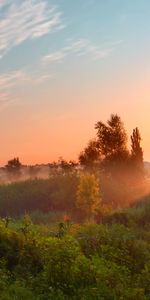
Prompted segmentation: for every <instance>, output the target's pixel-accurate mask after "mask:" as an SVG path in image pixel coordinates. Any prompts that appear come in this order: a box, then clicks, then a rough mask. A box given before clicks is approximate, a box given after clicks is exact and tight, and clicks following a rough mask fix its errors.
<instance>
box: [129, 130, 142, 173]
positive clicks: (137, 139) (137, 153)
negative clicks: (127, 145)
mask: <svg viewBox="0 0 150 300" xmlns="http://www.w3.org/2000/svg"><path fill="white" fill-rule="evenodd" d="M131 160H132V162H133V163H134V165H135V167H136V168H137V169H138V170H139V171H142V172H143V169H144V162H143V150H142V147H141V135H140V132H139V129H138V128H137V127H136V128H135V129H133V133H132V135H131Z"/></svg>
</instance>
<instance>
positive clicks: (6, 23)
mask: <svg viewBox="0 0 150 300" xmlns="http://www.w3.org/2000/svg"><path fill="white" fill-rule="evenodd" d="M7 3H9V2H8V1H6V0H1V2H0V9H1V8H2V7H3V6H4V5H5V4H7ZM63 26H64V25H63V22H62V12H61V11H60V10H59V9H58V8H57V7H56V6H54V5H49V4H48V1H46V0H25V1H24V0H14V1H10V3H9V5H7V6H6V9H5V10H4V12H3V14H1V20H0V56H1V57H2V56H3V55H4V54H5V53H6V52H7V51H8V50H10V49H11V48H12V47H14V46H17V45H19V44H21V43H22V42H24V41H26V40H28V39H37V38H39V37H41V36H43V35H45V34H48V33H50V32H51V31H54V30H59V29H62V28H63Z"/></svg>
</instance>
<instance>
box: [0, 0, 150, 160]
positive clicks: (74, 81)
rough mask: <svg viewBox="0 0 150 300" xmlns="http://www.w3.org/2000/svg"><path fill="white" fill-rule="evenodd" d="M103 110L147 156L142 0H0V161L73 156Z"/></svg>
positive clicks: (147, 30) (149, 36) (147, 34)
mask: <svg viewBox="0 0 150 300" xmlns="http://www.w3.org/2000/svg"><path fill="white" fill-rule="evenodd" d="M111 113H118V114H119V115H120V116H121V118H122V120H123V121H124V123H125V127H126V129H127V132H128V135H129V136H130V134H131V132H132V129H133V128H134V127H136V126H138V127H139V129H140V132H141V135H142V139H143V141H142V146H143V149H144V158H145V160H150V1H148V0H52V1H51V0H0V165H4V164H6V162H7V160H8V159H11V158H13V157H15V156H19V158H20V160H21V162H23V163H28V164H34V163H46V162H50V161H53V160H57V159H58V157H59V156H63V157H64V158H65V159H67V160H69V159H77V156H78V154H79V152H80V151H81V150H82V149H83V147H84V146H86V144H87V142H88V140H89V139H90V138H92V137H94V136H95V130H94V124H95V123H96V122H97V121H98V120H103V121H106V120H107V118H109V116H110V114H111Z"/></svg>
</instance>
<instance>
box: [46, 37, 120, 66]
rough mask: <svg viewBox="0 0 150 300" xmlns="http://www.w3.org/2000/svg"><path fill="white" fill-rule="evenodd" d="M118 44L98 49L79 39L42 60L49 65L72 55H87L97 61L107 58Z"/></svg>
mask: <svg viewBox="0 0 150 300" xmlns="http://www.w3.org/2000/svg"><path fill="white" fill-rule="evenodd" d="M120 43H121V41H119V42H114V44H113V45H112V44H111V45H110V46H107V47H104V46H103V47H100V46H96V45H94V44H93V43H92V42H91V41H89V40H87V39H79V40H77V41H71V40H70V41H69V42H68V43H67V45H65V47H63V48H62V49H60V50H58V51H55V52H51V53H49V54H47V55H45V56H44V57H43V58H42V62H43V63H48V62H49V63H51V62H60V61H63V60H64V59H65V57H67V56H68V55H70V54H74V55H76V56H85V55H88V56H89V57H90V59H92V60H99V59H103V58H105V57H108V56H109V55H110V54H111V52H112V51H113V50H114V48H115V47H116V46H117V45H118V44H120Z"/></svg>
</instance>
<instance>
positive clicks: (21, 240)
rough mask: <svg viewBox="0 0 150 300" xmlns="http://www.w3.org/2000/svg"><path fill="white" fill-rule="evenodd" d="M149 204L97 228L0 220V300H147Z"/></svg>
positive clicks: (148, 201)
mask: <svg viewBox="0 0 150 300" xmlns="http://www.w3.org/2000/svg"><path fill="white" fill-rule="evenodd" d="M149 208H150V199H149V198H147V199H146V200H145V202H143V204H140V205H137V206H135V207H132V208H130V209H126V210H122V211H117V212H114V213H112V214H111V215H109V216H107V217H106V216H105V217H104V218H103V222H102V223H101V224H99V225H98V224H84V225H77V224H72V223H71V222H70V220H69V219H67V218H65V220H64V221H63V222H61V223H59V224H55V227H54V226H53V229H52V225H51V224H49V223H48V222H47V224H45V225H39V224H33V223H32V221H31V218H30V217H29V216H28V215H26V216H24V218H22V219H21V220H16V221H12V220H8V219H7V218H5V219H1V221H0V257H1V261H0V290H1V296H0V299H3V300H4V299H5V300H10V299H11V300H13V299H14V300H15V299H18V300H21V299H24V300H26V299H30V300H32V299H39V300H44V299H46V300H47V299H54V300H55V299H57V300H63V299H85V300H86V299H87V300H92V299H108V300H111V299H112V300H114V299H128V300H129V299H130V300H131V299H139V300H143V299H150V210H149Z"/></svg>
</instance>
